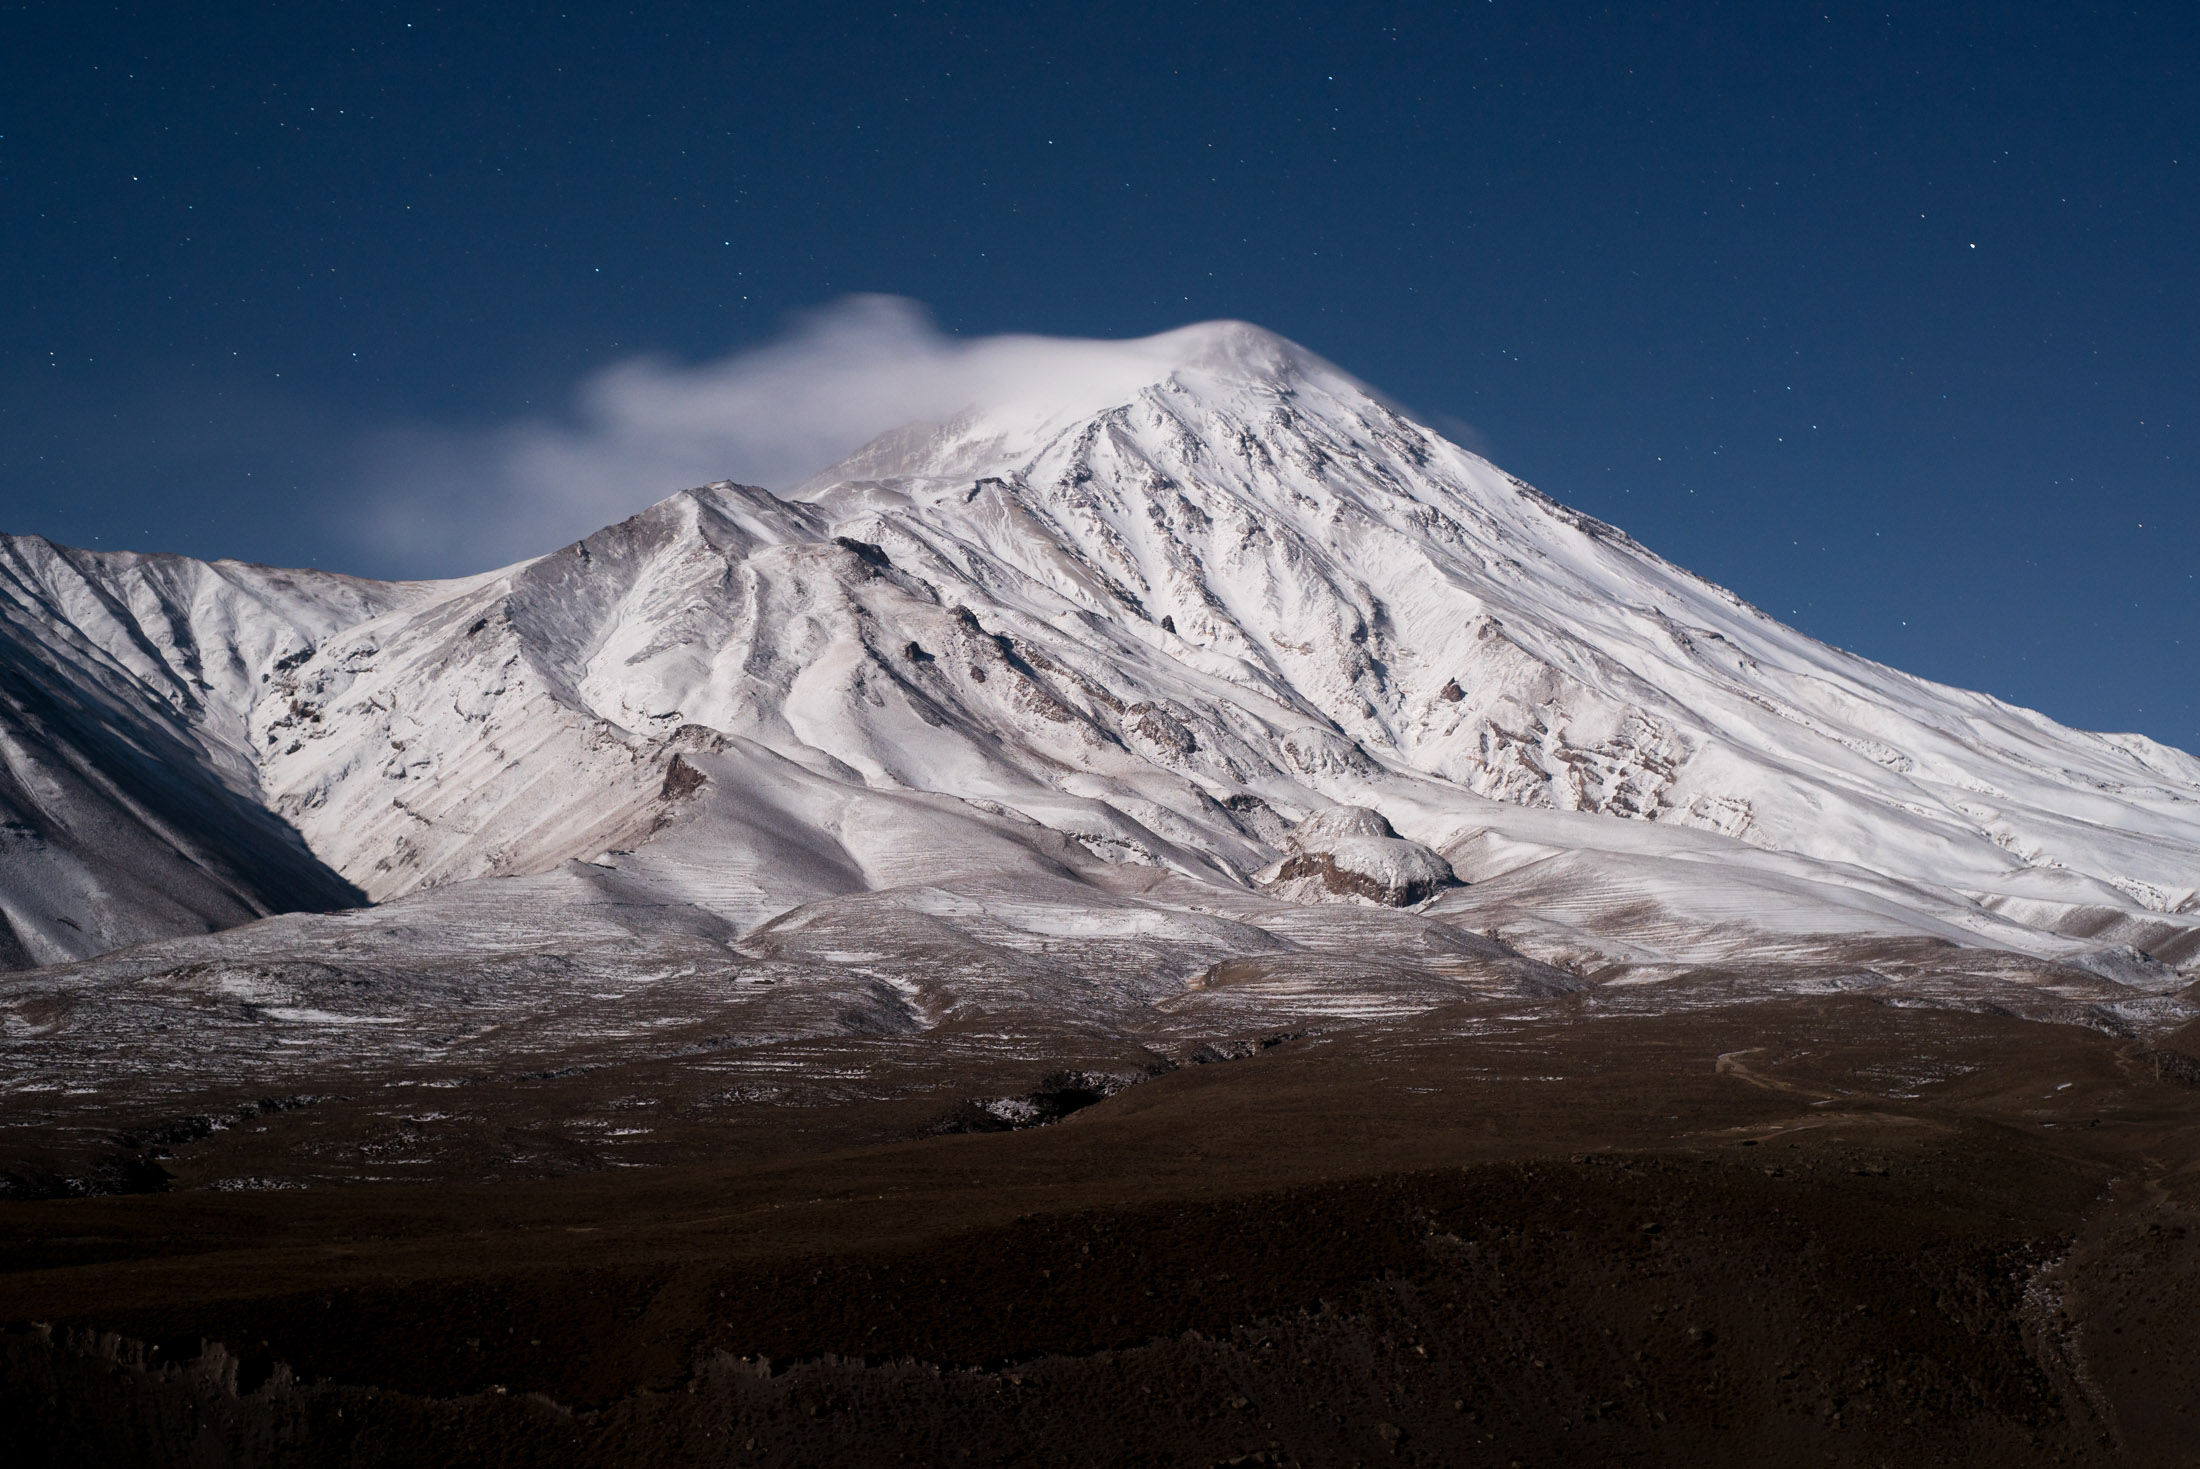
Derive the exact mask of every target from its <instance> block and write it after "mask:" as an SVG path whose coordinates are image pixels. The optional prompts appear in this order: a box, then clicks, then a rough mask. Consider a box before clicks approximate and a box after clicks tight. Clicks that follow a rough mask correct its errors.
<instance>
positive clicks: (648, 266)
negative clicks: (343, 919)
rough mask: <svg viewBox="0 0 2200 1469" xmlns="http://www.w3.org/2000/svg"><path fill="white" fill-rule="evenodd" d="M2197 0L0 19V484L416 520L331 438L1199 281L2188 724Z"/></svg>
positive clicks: (209, 536)
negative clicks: (372, 501)
mask: <svg viewBox="0 0 2200 1469" xmlns="http://www.w3.org/2000/svg"><path fill="white" fill-rule="evenodd" d="M2196 17H2200V11H2196V10H2195V9H2194V8H2193V7H2192V6H2190V5H2189V4H2188V5H2179V6H2168V5H2163V6H2154V5H2141V6H2136V7H2134V6H2120V7H2115V8H2113V9H2108V8H2094V7H2089V6H2081V5H2069V4H2057V5H2044V4H2042V5H2031V4H2009V3H2004V4H1990V5H1989V4H1981V5H1933V6H1916V5H1875V6H1870V7H1859V6H1851V5H1840V6H1833V5H1818V6H1808V7H1806V6H1792V5H1779V4H1735V5H1684V6H1658V7H1648V6H1629V7H1619V8H1613V7H1605V6H1582V5H1569V4H1563V3H1537V4H1526V3H1520V0H1490V3H1484V0H1474V3H1467V4H1460V5H1453V6H1426V7H1423V6H1378V5H1364V6H1357V7H1325V8H1307V9H1293V8H1290V7H1279V6H1275V5H1272V4H1270V5H1250V4H1247V5H1235V4H1232V5H1201V4H1175V5H1165V6H1162V5H1109V6H1095V7H1090V8H1077V9H1073V8H1069V7H1046V6H1019V7H996V6H988V5H975V4H909V3H897V4H878V5H860V6H844V5H834V4H828V3H809V4H805V5H801V6H785V5H775V6H770V7H755V8H751V7H745V6H739V5H731V4H712V5H679V4H657V5H650V6H643V7H625V6H618V7H611V6H603V7H591V6H578V5H575V6H566V7H562V8H561V7H553V6H540V7H518V6H498V5H472V6H467V5H445V6H440V7H438V6H434V5H419V6H413V7H402V6H387V5H378V4H339V3H324V4H317V5H306V6H300V5H284V6H261V5H252V4H242V3H239V4H228V5H221V6H185V5H172V4H164V5H143V6H137V5H125V6H97V5H59V4H34V5H28V6H21V5H18V6H8V7H5V8H4V9H0V219H4V224H0V279H4V281H5V298H4V305H0V313H4V315H0V321H4V326H0V349H4V351H0V528H5V529H8V530H13V531H35V532H39V533H41V534H45V535H48V536H51V537H53V538H55V539H57V540H62V541H68V542H73V543H78V544H86V545H97V546H102V547H110V548H113V547H131V548H137V549H158V550H178V551H186V552H190V553H192V554H196V555H225V554H226V555H238V556H243V557H248V558H251V559H256V560H263V561H274V562H283V563H299V562H303V563H313V564H320V565H327V566H334V567H338V568H341V569H346V570H355V571H361V572H367V573H373V574H380V575H393V574H406V573H414V574H420V573H431V572H448V571H456V570H464V569H475V568H473V567H471V566H465V567H461V566H454V565H448V564H443V563H442V562H440V561H439V560H438V559H437V558H436V557H435V556H434V555H433V554H429V553H426V552H422V551H420V550H418V549H415V550H413V551H409V552H405V553H402V554H401V553H399V552H396V551H394V550H392V549H391V548H390V547H389V546H388V545H384V544H379V543H376V542H374V541H372V540H371V539H366V538H362V537H361V536H360V535H359V534H358V533H357V531H356V529H355V527H356V526H357V524H358V523H359V521H358V515H357V513H356V512H357V510H358V505H359V502H360V501H361V499H362V498H364V497H371V496H373V495H374V494H376V493H377V489H376V481H375V476H376V475H387V474H388V473H389V462H390V461H389V452H388V446H389V445H390V444H391V443H392V442H403V441H405V436H407V435H411V436H414V437H418V436H421V435H428V436H431V437H432V436H441V437H442V438H443V439H445V440H449V439H453V438H456V439H459V440H463V439H464V438H465V437H466V436H467V435H470V434H473V435H478V434H485V433H486V434H493V432H494V430H495V429H496V428H497V426H498V425H500V424H508V423H511V422H515V421H519V420H524V419H528V418H539V417H541V416H542V415H545V414H560V413H564V412H566V411H567V407H568V405H569V404H570V403H571V401H572V394H573V392H574V389H575V387H576V385H578V384H580V383H581V382H582V381H583V380H584V379H586V378H588V377H589V376H590V375H591V374H594V373H597V372H600V371H602V370H603V369H606V368H609V367H611V366H613V365H614V364H617V363H619V362H621V361H624V360H627V359H630V358H632V357H634V356H636V355H637V354H643V353H649V354H656V355H658V356H660V357H665V358H669V359H671V360H673V361H675V362H691V363H694V362H702V361H705V360H708V359H713V358H718V357H721V356H723V355H725V354H727V353H729V352H733V351H737V350H740V349H743V348H748V347H753V346H755V345H758V344H761V343H764V342H767V341H770V340H772V339H773V338H775V337H777V336H779V335H781V334H782V333H784V332H786V331H788V330H789V329H790V323H792V322H793V321H795V320H796V319H797V317H798V316H799V314H800V313H803V312H805V311H814V310H816V309H817V308H820V307H824V306H827V305H829V304H830V303H832V302H834V301H835V300H837V299H839V298H841V297H844V296H847V295H850V294H852V293H864V292H880V293H888V294H893V295H898V296H903V297H908V298H911V299H913V300H915V301H919V302H922V303H925V304H926V305H927V306H929V308H930V309H931V310H932V312H933V314H934V315H935V317H936V318H937V320H938V322H939V324H940V326H941V327H942V328H943V329H945V330H947V331H949V332H953V333H958V334H983V333H993V332H1002V331H1024V332H1043V333H1050V334H1063V335H1080V336H1110V337H1115V336H1130V335H1143V334H1146V333H1149V332H1153V331H1158V330H1161V329H1165V328H1168V327H1172V326H1176V325H1180V324H1182V323H1185V322H1188V321H1194V320H1201V319H1206V318H1213V317H1241V318H1245V319H1248V320H1252V321H1257V322H1260V323H1262V324H1263V325H1266V326H1269V327H1272V328H1274V329H1275V330H1277V331H1280V332H1282V333H1284V334H1286V335H1288V336H1290V337H1293V338H1295V339H1297V340H1299V341H1301V342H1303V343H1305V344H1306V345H1307V346H1309V347H1312V348H1313V349H1315V350H1316V351H1318V352H1321V353H1322V354H1324V355H1326V356H1328V357H1330V358H1331V359H1333V360H1335V361H1336V362H1338V363H1339V364H1340V365H1342V366H1344V367H1346V368H1348V369H1349V370H1351V371H1353V372H1355V373H1357V374H1358V375H1360V376H1361V377H1363V378H1365V379H1367V380H1368V381H1370V382H1371V383H1374V384H1375V385H1377V386H1378V387H1381V388H1383V389H1385V390H1387V391H1388V392H1390V393H1391V394H1393V395H1394V396H1395V397H1397V398H1398V399H1399V400H1401V401H1402V402H1403V403H1405V404H1406V405H1408V406H1409V407H1411V408H1413V409H1415V410H1416V411H1418V412H1419V413H1420V414H1421V415H1423V416H1424V417H1425V418H1427V419H1428V420H1430V421H1432V422H1434V423H1436V424H1437V425H1438V426H1440V427H1444V428H1446V429H1447V430H1449V431H1452V432H1453V433H1454V434H1455V435H1456V436H1459V437H1461V438H1463V439H1465V440H1466V441H1467V442H1469V443H1470V445H1471V446H1473V447H1476V448H1478V449H1481V450H1482V451H1483V452H1485V453H1487V454H1489V455H1490V456H1491V457H1492V458H1494V459H1495V460H1497V461H1498V462H1499V463H1500V464H1502V465H1503V466H1505V467H1506V468H1507V469H1509V470H1511V471H1512V472H1514V473H1516V474H1518V475H1520V476H1522V477H1523V478H1525V479H1528V480H1530V481H1532V482H1534V483H1535V484H1537V485H1538V486H1539V487H1541V488H1543V489H1545V490H1546V491H1548V492H1550V493H1551V494H1553V495H1556V496H1557V497H1559V498H1560V499H1563V500H1566V501H1569V502H1571V503H1573V504H1575V505H1578V506H1580V507H1582V508H1583V509H1586V510H1588V511H1590V512H1591V513H1593V514H1596V515H1599V516H1602V517H1604V518H1606V519H1609V520H1612V521H1614V522H1616V523H1618V524H1620V525H1622V526H1624V527H1626V528H1627V529H1629V530H1630V531H1632V532H1634V533H1635V534H1636V535H1637V536H1638V537H1639V538H1640V539H1642V540H1643V541H1645V542H1647V543H1648V544H1650V545H1651V546H1652V547H1654V548H1655V549H1657V550H1659V551H1662V552H1664V553H1665V554H1666V555H1668V556H1670V557H1671V558H1672V559H1674V560H1676V561H1678V562H1680V563H1682V564H1683V565H1686V566H1689V567H1691V568H1692V569H1695V570H1697V571H1700V572H1702V573H1704V574H1705V575H1707V576H1709V577H1711V578H1713V579H1714V580H1717V581H1720V582H1722V583H1724V584H1726V585H1728V586H1731V587H1733V588H1734V589H1735V590H1736V591H1738V592H1740V593H1741V594H1742V595H1743V596H1745V597H1748V598H1749V599H1751V600H1752V601H1754V602H1756V603H1758V604H1759V605H1761V606H1763V607H1764V608H1766V609H1767V610H1768V611H1771V612H1773V613H1774V614H1775V615H1777V616H1779V617H1781V618H1783V619H1785V620H1787V621H1790V622H1793V623H1795V624H1796V625H1798V626H1800V627H1802V628H1803V629H1805V630H1806V631H1808V632H1811V633H1813V634H1815V635H1817V636H1818V637H1821V638H1824V639H1827V640H1828V641H1831V642H1834V643H1838V644H1841V645H1843V646H1845V647H1849V648H1853V649H1856V650H1858V651H1860V652H1862V653H1865V654H1867V655H1868V656H1871V657H1874V658H1879V659H1882V660H1884V661H1886V662H1889V663H1892V664H1895V665H1896V666H1898V667H1902V668H1905V669H1908V670H1910V671H1913V672H1916V673H1920V674H1924V675H1927V676H1929V677H1933V678H1938V679H1943V680H1947V681H1950V682H1954V683H1958V684H1962V685H1966V686H1970V687H1978V688H1985V689H1988V690H1991V691H1992V692H1994V693H1997V694H2000V695H2002V696H2003V697H2006V698H2010V699H2013V700H2016V701H2018V702H2020V703H2025V704H2029V705H2033V706H2035V707H2038V708H2041V709H2044V710H2046V711H2047V712H2048V713H2050V714H2052V715H2054V716H2055V717H2057V718H2059V719H2062V720H2065V721H2068V722H2071V723H2075V724H2079V725H2083V726H2087V727H2092V728H2108V729H2135V730H2141V731H2144V732H2147V733H2149V734H2152V735H2155V736H2156V737H2158V738H2161V739H2165V740H2168V741H2170V742H2173V743H2176V744H2179V745H2182V746H2184V747H2185V748H2188V749H2194V748H2200V580H2196V579H2195V577H2196V574H2200V496H2196V494H2195V484H2194V479H2193V469H2194V465H2195V462H2196V456H2195V450H2196V448H2200V435H2196V432H2195V431H2196V428H2200V330H2196V329H2200V311H2196V306H2200V272H2196V270H2195V264H2196V258H2200V252H2196V250H2195V241H2200V190H2196V187H2195V179H2196V177H2200V103H2196V101H2195V98H2196V97H2200V67H2196V65H2195V63H2196V61H2200V19H2196ZM886 426H888V425H884V424H881V425H879V427H881V428H883V427H886ZM1470 426H1471V427H1470ZM393 435H396V436H397V438H396V439H395V440H393V437H392V436H393ZM370 464H371V465H374V466H378V467H375V468H372V469H370V467H369V466H370ZM721 472H722V473H724V474H727V475H734V476H739V475H741V474H742V472H743V466H741V465H738V464H729V465H726V466H724V468H723V470H722V471H721ZM677 487H678V486H676V485H671V484H652V483H637V484H635V485H633V486H632V487H631V490H632V493H631V496H630V503H631V504H632V505H633V506H636V507H638V506H639V505H641V504H643V503H646V502H647V501H649V500H651V499H654V498H657V497H658V496H659V495H661V494H663V493H665V492H667V491H669V490H671V489H674V488H677ZM553 530H555V531H556V532H557V533H558V534H560V535H562V534H564V533H566V530H565V528H563V527H549V526H546V527H545V528H544V530H543V534H544V535H545V536H548V535H549V534H550V533H551V532H552V531H553ZM523 534H524V533H523ZM547 548H548V547H547V545H532V544H525V543H524V542H523V543H521V544H519V545H517V547H516V549H515V552H514V554H518V553H519V552H521V551H531V550H542V549H547Z"/></svg>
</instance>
